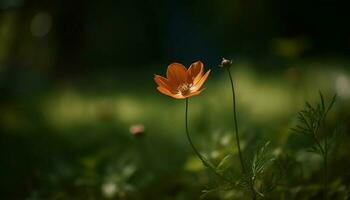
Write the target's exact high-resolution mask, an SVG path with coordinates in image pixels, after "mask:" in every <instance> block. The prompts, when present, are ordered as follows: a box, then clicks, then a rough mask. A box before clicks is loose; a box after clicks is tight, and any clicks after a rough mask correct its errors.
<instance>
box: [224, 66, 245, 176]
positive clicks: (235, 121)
mask: <svg viewBox="0 0 350 200" xmlns="http://www.w3.org/2000/svg"><path fill="white" fill-rule="evenodd" d="M226 69H227V72H228V75H229V77H230V81H231V89H232V101H233V121H234V124H235V127H234V128H235V132H236V142H237V147H238V155H239V160H240V162H241V167H242V171H243V173H246V169H245V165H244V160H243V155H242V151H241V145H240V142H239V135H238V123H237V114H236V95H235V87H234V85H233V80H232V75H231V72H230V69H229V68H226Z"/></svg>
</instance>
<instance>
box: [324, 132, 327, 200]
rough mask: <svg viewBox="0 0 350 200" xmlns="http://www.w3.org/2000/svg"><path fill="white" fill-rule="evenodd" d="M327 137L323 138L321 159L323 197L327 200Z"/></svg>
mask: <svg viewBox="0 0 350 200" xmlns="http://www.w3.org/2000/svg"><path fill="white" fill-rule="evenodd" d="M327 145H328V144H327V137H326V138H325V140H324V146H325V149H324V155H323V161H324V199H325V200H327V194H328V178H327V176H328V172H327V170H328V169H327V168H328V166H327V165H328V162H327V159H328V150H327V148H328V147H327Z"/></svg>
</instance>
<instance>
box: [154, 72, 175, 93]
mask: <svg viewBox="0 0 350 200" xmlns="http://www.w3.org/2000/svg"><path fill="white" fill-rule="evenodd" d="M154 81H155V82H156V83H157V84H158V86H160V87H164V88H165V89H167V90H169V91H170V92H171V93H175V90H174V86H173V84H171V83H170V81H169V80H168V79H166V78H164V77H162V76H159V75H156V74H155V75H154Z"/></svg>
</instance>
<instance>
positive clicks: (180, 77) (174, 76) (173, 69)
mask: <svg viewBox="0 0 350 200" xmlns="http://www.w3.org/2000/svg"><path fill="white" fill-rule="evenodd" d="M166 76H167V78H168V80H169V82H170V83H172V84H173V85H174V86H178V85H180V84H182V83H186V81H187V70H186V68H185V66H183V65H182V64H180V63H172V64H170V65H169V66H168V70H167V72H166Z"/></svg>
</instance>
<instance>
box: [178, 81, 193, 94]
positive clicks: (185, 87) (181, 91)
mask: <svg viewBox="0 0 350 200" xmlns="http://www.w3.org/2000/svg"><path fill="white" fill-rule="evenodd" d="M191 87H192V83H191V84H188V83H183V84H181V85H180V86H179V87H177V91H178V93H179V94H182V95H186V94H188V93H189V92H190V91H191Z"/></svg>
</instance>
